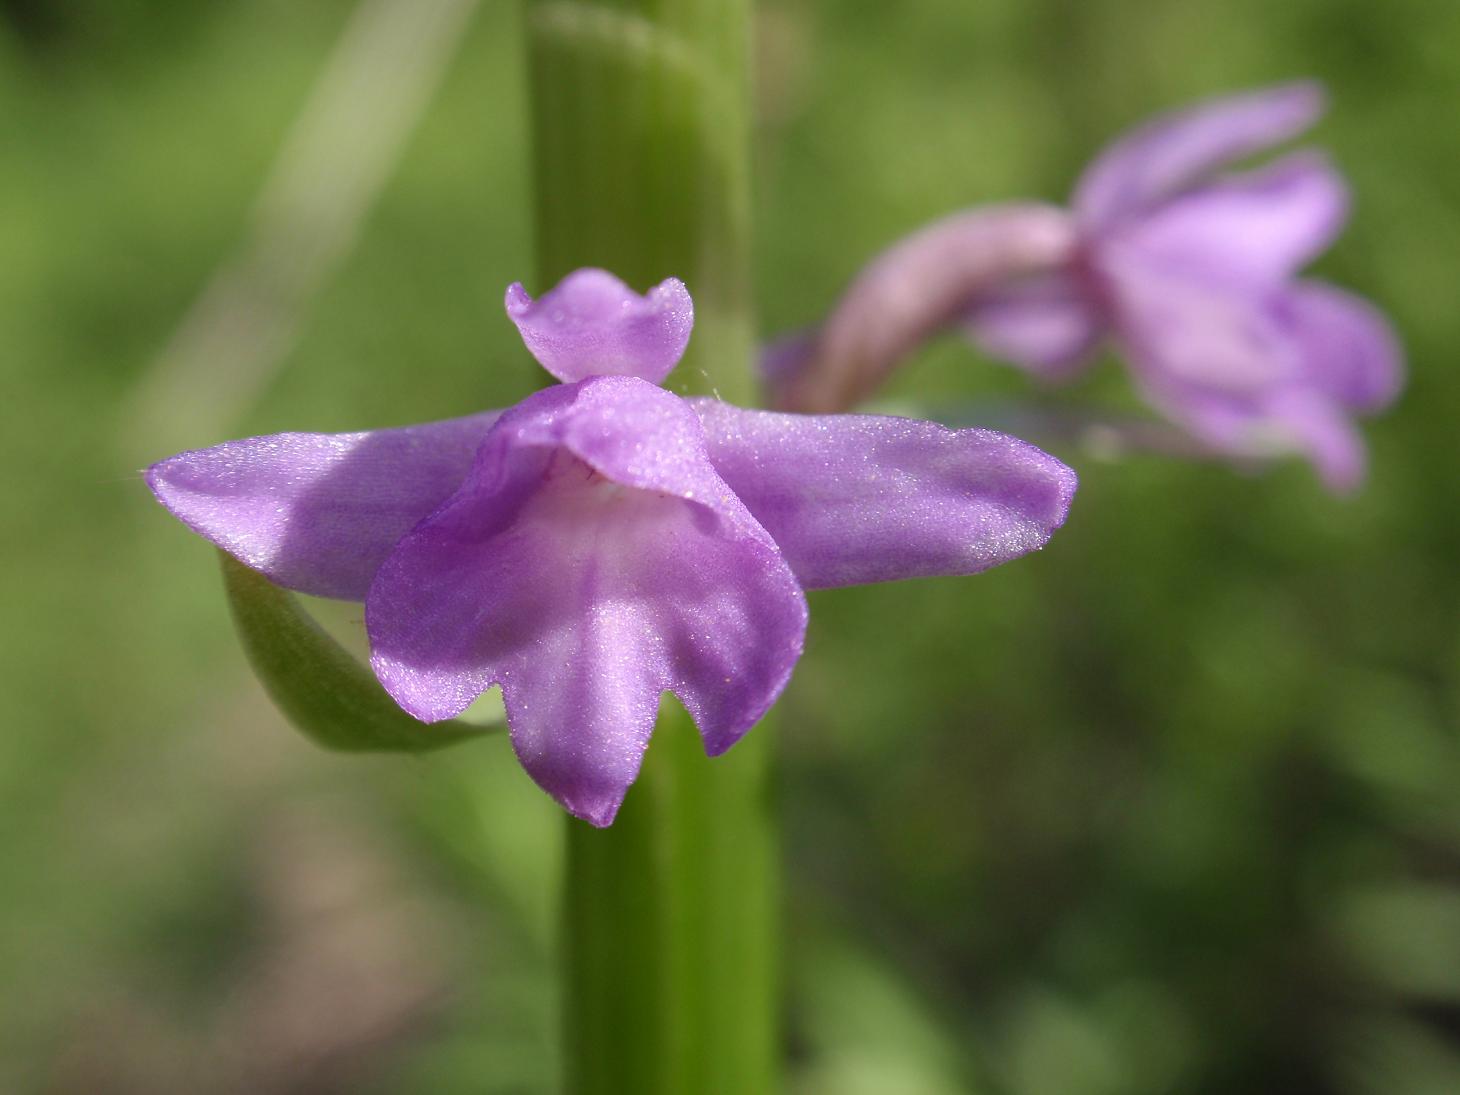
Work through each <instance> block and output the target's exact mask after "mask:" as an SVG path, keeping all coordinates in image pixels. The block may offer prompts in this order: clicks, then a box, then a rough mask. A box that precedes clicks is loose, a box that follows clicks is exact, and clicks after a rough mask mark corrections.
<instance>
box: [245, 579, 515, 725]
mask: <svg viewBox="0 0 1460 1095" xmlns="http://www.w3.org/2000/svg"><path fill="white" fill-rule="evenodd" d="M218 554H219V557H220V558H221V559H222V562H223V585H224V588H225V589H226V590H227V593H228V604H229V607H230V608H231V609H232V610H233V623H234V626H235V627H237V629H238V636H239V638H240V639H241V640H242V642H243V649H244V652H245V653H246V654H247V655H248V660H249V662H250V664H252V665H253V668H254V672H255V673H257V674H258V677H259V680H260V681H262V682H263V685H264V688H265V689H266V690H267V691H268V693H269V695H270V696H271V697H272V698H273V700H274V703H276V704H277V705H278V707H279V710H280V711H282V712H283V713H284V715H285V717H287V718H288V719H289V721H290V722H291V723H293V724H294V726H295V728H296V729H298V730H299V731H300V732H301V733H303V734H304V735H305V736H306V737H308V738H310V739H312V740H313V741H315V742H316V743H317V744H319V745H322V746H324V747H325V748H326V749H336V750H340V751H343V752H348V753H424V752H426V751H428V750H431V749H440V748H442V747H443V746H447V745H452V744H454V743H456V742H459V741H464V740H466V739H468V738H475V737H481V736H482V735H483V734H487V733H491V732H492V731H494V730H496V729H499V728H498V727H496V726H481V725H473V724H472V723H467V722H463V721H461V720H460V719H452V720H450V721H448V722H438V723H432V724H430V725H428V724H426V723H423V722H419V721H417V720H416V719H413V718H412V717H411V716H410V715H407V714H406V713H405V712H404V711H402V710H401V709H400V708H399V707H397V706H396V704H395V701H394V700H392V699H391V698H390V696H389V695H387V694H386V692H385V689H383V688H381V687H380V684H379V682H378V681H376V679H375V677H374V676H372V675H371V673H370V671H369V670H368V669H366V668H365V666H363V665H361V664H360V662H359V661H358V660H356V659H355V657H354V656H352V655H351V654H350V652H349V651H347V650H346V649H345V648H344V647H343V646H341V645H340V644H339V643H338V642H336V641H335V640H334V639H333V638H331V637H330V636H329V635H328V634H326V633H325V631H324V629H323V628H322V627H320V626H319V624H317V623H316V622H315V621H314V620H313V619H312V618H311V617H310V615H309V613H307V612H305V611H304V609H303V608H302V607H301V606H300V604H299V601H298V599H297V598H296V597H295V596H294V595H293V594H292V593H290V592H288V591H287V590H284V589H280V588H279V587H278V586H276V585H274V584H273V583H272V582H270V581H269V580H268V579H267V578H265V577H264V576H263V575H262V574H259V573H258V572H257V571H254V570H250V569H249V568H248V567H246V566H244V565H243V564H242V563H240V562H239V561H238V560H237V559H235V558H233V556H231V555H229V554H227V553H226V552H219V553H218Z"/></svg>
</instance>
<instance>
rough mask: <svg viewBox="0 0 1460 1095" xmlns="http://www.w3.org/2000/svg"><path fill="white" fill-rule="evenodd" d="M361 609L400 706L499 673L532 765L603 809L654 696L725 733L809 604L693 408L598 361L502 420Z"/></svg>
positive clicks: (756, 703) (735, 734)
mask: <svg viewBox="0 0 1460 1095" xmlns="http://www.w3.org/2000/svg"><path fill="white" fill-rule="evenodd" d="M366 622H367V627H368V629H369V632H370V638H371V645H372V650H373V656H372V664H373V665H374V667H375V670H376V673H377V675H378V676H379V678H380V680H381V682H382V683H383V684H384V685H385V687H386V689H387V690H388V691H389V692H390V693H391V694H392V696H394V697H395V699H396V700H397V702H398V703H400V704H401V706H402V707H404V708H405V709H406V710H407V711H409V712H410V713H411V714H413V715H415V716H416V717H417V718H420V719H423V720H426V721H436V720H438V719H442V718H446V717H449V716H451V715H454V714H456V713H458V712H460V711H461V710H462V709H464V708H465V707H466V706H467V705H468V704H469V703H470V702H471V701H472V700H473V699H474V698H475V697H476V696H478V695H480V694H481V693H482V692H483V691H485V690H486V689H487V688H489V687H490V686H492V685H493V684H500V685H501V686H502V694H503V699H504V701H505V703H506V707H507V713H508V722H509V724H510V726H511V728H512V737H513V742H514V745H515V747H516V749H517V752H518V755H519V757H520V758H521V760H522V763H523V765H524V767H525V768H526V769H527V771H528V772H529V774H531V775H532V777H533V778H534V779H535V780H537V782H538V783H539V784H540V785H541V786H542V787H543V788H544V789H545V790H547V791H548V792H549V793H550V794H552V795H553V796H554V797H555V798H556V799H557V800H558V801H559V802H561V803H562V804H563V805H564V807H566V808H567V809H568V810H569V811H571V812H572V813H574V814H575V815H577V816H579V817H582V818H584V819H585V820H587V821H590V822H592V823H593V824H595V825H606V824H608V823H609V822H610V821H611V820H612V819H613V816H614V814H615V813H616V811H617V809H618V807H619V804H620V803H621V802H622V800H623V796H624V793H625V792H626V791H627V788H628V786H629V784H630V783H631V782H632V781H633V779H634V777H635V775H636V774H637V772H638V768H639V764H640V761H641V759H642V756H643V752H644V748H645V746H646V744H647V742H648V738H649V734H650V732H651V730H652V728H653V724H654V718H655V714H656V712H657V710H658V705H659V698H660V695H661V694H662V693H663V692H664V691H670V692H673V693H674V694H675V695H676V696H678V697H679V698H680V699H681V701H682V702H683V703H684V704H685V706H686V707H687V708H688V709H689V711H690V713H691V715H693V717H694V718H695V721H696V723H697V724H698V725H699V728H700V732H701V734H702V735H703V737H704V740H705V747H706V750H707V751H708V752H710V753H711V754H716V753H720V752H723V751H724V750H726V749H728V748H729V747H730V746H731V745H732V744H733V743H734V742H735V741H736V740H738V739H739V738H740V737H741V736H742V735H743V734H744V733H745V732H746V731H747V730H748V729H749V728H750V727H751V726H752V725H753V724H754V723H755V722H756V721H757V720H758V719H759V718H760V717H761V716H762V715H763V714H764V713H765V711H766V710H767V708H769V706H770V705H771V703H772V702H774V700H775V698H776V697H777V696H778V695H779V693H780V691H781V690H782V688H784V686H785V684H786V681H787V680H788V679H789V676H790V673H791V669H792V667H793V666H794V665H795V662H796V660H797V658H798V657H799V655H800V652H801V646H802V642H803V638H804V632H805V627H806V603H805V597H804V595H803V594H802V592H801V589H800V587H799V585H798V584H797V582H796V579H795V576H794V575H793V574H792V572H791V570H790V568H789V567H788V566H787V565H786V562H785V560H784V559H783V558H782V557H781V554H780V552H779V551H778V550H777V548H776V545H775V544H774V542H773V541H772V540H771V538H770V537H769V535H768V534H767V533H766V531H765V530H764V529H763V528H761V526H760V525H759V524H758V523H757V522H756V521H755V519H754V518H753V517H752V516H751V514H750V513H749V512H748V511H747V509H746V508H745V507H744V506H743V505H742V504H741V503H740V501H739V500H738V499H737V498H736V497H735V495H734V493H733V492H732V491H731V490H730V488H729V487H728V486H726V484H725V483H724V482H723V480H722V479H721V478H720V477H719V476H718V475H717V474H716V473H715V470H714V469H713V467H712V466H711V465H710V463H709V461H708V460H707V459H706V454H705V448H704V438H703V432H702V430H701V427H700V424H699V421H698V419H697V418H696V416H695V414H694V413H693V411H692V410H691V409H690V408H689V406H688V405H687V404H686V403H685V402H684V401H683V400H680V399H679V398H678V397H676V396H673V395H671V394H670V393H668V392H665V391H663V390H661V389H658V388H655V387H653V386H652V385H649V384H647V383H645V382H643V381H640V380H637V379H631V378H620V377H599V378H595V379H593V380H588V381H585V382H583V383H580V384H575V385H572V386H569V387H560V388H552V389H548V390H546V391H543V392H540V393H538V394H537V395H534V396H532V397H530V398H529V399H527V400H526V401H524V402H523V403H522V404H520V405H519V406H518V407H517V408H514V409H513V410H512V411H510V412H508V413H507V414H505V415H504V416H503V417H502V419H501V420H500V421H499V423H498V425H497V427H496V429H495V430H494V431H493V433H492V435H491V436H490V437H489V438H488V440H487V442H486V444H484V445H483V446H482V449H481V453H480V455H479V457H478V460H477V463H476V466H475V468H474V469H473V471H472V473H471V475H470V476H469V477H468V479H467V481H466V483H465V484H464V485H463V486H462V488H461V490H460V491H459V492H458V493H457V494H456V496H455V497H454V498H452V500H451V501H450V502H448V503H447V504H446V505H445V506H443V507H442V508H441V510H440V511H439V512H437V513H436V514H435V515H433V516H432V517H431V519H430V520H428V521H425V522H423V523H422V524H421V525H420V526H419V527H417V528H416V529H415V530H414V531H413V532H411V533H410V534H409V535H408V536H406V537H405V538H404V539H403V540H402V541H401V543H400V545H399V546H398V548H397V549H396V551H395V552H394V553H393V554H392V555H391V556H390V558H389V559H388V560H386V562H385V564H384V566H383V567H382V568H381V570H380V573H379V575H378V577H377V579H376V582H375V584H374V586H373V587H372V589H371V591H370V595H369V598H368V600H367V604H366Z"/></svg>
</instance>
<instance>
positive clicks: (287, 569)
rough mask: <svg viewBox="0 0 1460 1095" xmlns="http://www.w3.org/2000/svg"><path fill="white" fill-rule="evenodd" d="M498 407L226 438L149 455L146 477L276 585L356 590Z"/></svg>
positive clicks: (437, 495) (195, 525) (205, 532)
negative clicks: (411, 420) (335, 429)
mask: <svg viewBox="0 0 1460 1095" xmlns="http://www.w3.org/2000/svg"><path fill="white" fill-rule="evenodd" d="M497 415H498V412H496V411H486V412H484V413H482V414H476V415H470V416H468V417H465V418H453V419H448V420H446V421H443V422H430V423H426V424H424V425H419V426H405V427H401V428H398V429H388V430H373V431H364V432H360V433H337V434H321V433H281V434H273V435H270V436H267V437H251V438H248V439H246V440H242V441H229V442H226V443H224V444H222V445H215V446H214V447H212V448H209V449H195V450H192V451H189V452H184V453H179V454H178V455H177V456H173V457H170V458H168V459H166V460H163V461H160V462H158V463H156V464H153V465H152V466H151V467H150V468H148V469H147V472H146V478H147V485H148V486H149V487H151V488H152V492H153V493H154V494H155V495H156V496H157V498H158V501H160V502H161V503H162V504H163V505H164V506H166V507H167V508H168V509H169V510H170V511H172V514H173V516H175V517H177V518H178V520H180V521H182V522H183V524H185V525H187V526H188V527H189V528H190V529H192V530H193V531H194V532H196V533H198V534H199V535H200V536H203V537H205V538H206V539H208V540H211V541H212V542H213V543H214V544H216V545H218V546H219V547H220V548H222V549H223V550H224V551H227V552H228V553H229V554H230V555H233V556H234V557H236V558H237V559H239V560H240V561H241V562H243V563H245V564H247V565H248V566H250V567H252V568H253V569H255V570H258V571H261V572H262V573H263V574H265V575H267V576H268V577H269V578H270V579H271V580H272V581H273V582H275V583H276V584H278V585H281V586H284V587H286V588H288V589H294V590H298V591H300V592H302V593H310V594H314V595H316V596H320V597H339V598H344V599H347V600H357V601H358V600H364V598H365V593H366V591H367V590H368V589H369V588H370V582H371V580H372V579H373V578H374V576H375V572H376V570H378V569H379V567H380V564H381V563H382V562H384V560H385V558H386V556H387V555H389V554H390V552H391V549H392V548H394V547H395V544H396V542H397V541H399V540H400V538H401V537H402V536H404V535H405V534H406V533H407V532H409V531H410V529H411V528H412V527H413V526H414V525H415V524H416V523H417V522H418V521H420V520H421V519H422V518H423V517H426V516H427V515H428V514H430V513H431V512H432V511H433V510H435V509H436V507H437V506H439V505H440V504H441V503H442V502H444V501H445V500H446V499H447V498H449V497H450V496H451V495H452V493H453V492H455V490H456V489H457V488H458V487H459V486H460V485H461V482H462V480H463V479H464V478H465V477H466V474H467V472H468V471H469V469H470V468H471V465H472V457H473V455H474V454H475V453H476V450H477V448H478V446H480V445H481V443H482V439H483V438H484V437H486V435H487V432H488V430H489V429H490V428H491V425H492V423H493V422H494V421H495V420H496V418H497Z"/></svg>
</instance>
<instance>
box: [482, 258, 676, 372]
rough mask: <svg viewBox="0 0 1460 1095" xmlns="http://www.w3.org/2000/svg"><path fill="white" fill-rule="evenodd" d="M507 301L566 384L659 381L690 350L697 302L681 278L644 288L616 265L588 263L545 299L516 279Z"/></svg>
mask: <svg viewBox="0 0 1460 1095" xmlns="http://www.w3.org/2000/svg"><path fill="white" fill-rule="evenodd" d="M505 303H506V308H507V315H508V316H509V317H511V319H512V322H513V323H515V324H516V325H517V329H518V331H519V332H521V334H522V341H523V342H525V343H526V344H527V348H528V350H529V351H531V353H532V355H533V357H535V358H537V360H538V361H539V362H540V363H541V364H542V366H543V368H545V369H547V371H548V372H550V373H552V374H553V375H554V376H555V377H557V378H558V379H559V380H561V381H564V382H565V383H573V382H574V381H578V380H583V379H585V378H586V377H590V376H602V375H618V376H636V377H639V378H641V379H643V380H647V381H650V382H651V383H654V384H658V383H659V382H660V381H662V380H663V379H664V378H665V377H666V376H668V375H669V373H670V371H671V370H673V368H674V366H675V365H677V364H678V363H679V359H680V358H681V357H683V356H684V350H685V347H686V346H687V345H688V344H689V337H690V332H691V331H692V330H693V328H694V302H693V300H691V298H690V295H689V290H688V289H687V288H685V285H684V282H682V281H680V280H679V279H678V278H666V279H665V280H664V281H662V282H660V283H659V284H658V285H656V286H654V287H653V288H651V289H650V290H649V291H648V292H647V293H644V294H642V295H640V294H639V293H636V292H634V290H632V289H631V288H629V286H627V285H625V284H624V283H623V282H622V281H621V280H620V279H619V278H617V277H615V276H614V275H613V274H610V273H609V272H608V271H606V270H598V269H593V268H588V269H583V270H576V271H574V272H573V273H571V274H569V275H568V276H567V277H565V278H564V279H563V280H562V281H561V282H559V283H558V284H557V285H556V286H555V287H554V288H552V289H550V290H549V291H548V292H546V293H544V294H543V295H542V296H541V297H540V298H538V299H537V300H533V298H532V297H531V296H529V295H528V293H527V290H526V289H524V288H523V287H522V284H521V283H520V282H514V283H513V284H512V285H511V286H509V287H508V289H507V294H506V301H505Z"/></svg>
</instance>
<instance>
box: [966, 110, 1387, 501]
mask: <svg viewBox="0 0 1460 1095" xmlns="http://www.w3.org/2000/svg"><path fill="white" fill-rule="evenodd" d="M1323 106H1324V97H1323V93H1322V90H1321V88H1319V87H1318V86H1317V85H1315V84H1311V83H1297V84H1289V85H1285V86H1281V87H1276V88H1271V89H1268V90H1264V91H1259V92H1254V93H1249V94H1245V95H1237V96H1232V97H1228V98H1223V99H1216V100H1212V101H1210V102H1207V103H1205V104H1200V105H1197V106H1195V107H1193V108H1190V109H1187V110H1183V111H1178V112H1175V113H1172V114H1169V115H1166V116H1164V117H1160V118H1157V119H1155V120H1154V121H1152V122H1150V123H1148V124H1146V125H1144V126H1142V127H1140V128H1138V129H1136V130H1135V131H1133V132H1132V133H1129V134H1127V135H1126V136H1125V137H1123V138H1121V139H1120V140H1118V141H1117V142H1116V143H1115V144H1114V145H1112V146H1111V147H1110V148H1109V149H1107V150H1106V151H1105V152H1104V153H1103V154H1102V155H1101V156H1100V157H1099V158H1098V159H1097V160H1096V161H1095V162H1094V164H1092V165H1091V166H1090V168H1089V169H1088V170H1087V171H1086V172H1085V174H1084V176H1083V177H1082V178H1081V180H1080V182H1079V184H1078V186H1077V187H1076V190H1075V196H1074V200H1073V203H1072V204H1073V223H1074V228H1075V234H1076V243H1075V246H1074V247H1073V249H1072V250H1071V253H1070V258H1069V260H1068V261H1067V262H1066V263H1065V264H1063V265H1062V266H1061V267H1059V268H1057V269H1055V270H1053V271H1050V272H1047V273H1044V274H1040V275H1036V276H1031V277H1028V278H1024V279H1021V280H1017V281H1013V282H1011V283H1008V284H1006V285H1005V286H1003V287H1001V288H999V289H997V290H995V291H992V292H986V293H983V294H981V295H980V296H978V297H977V298H976V300H977V303H976V304H975V306H974V307H973V309H972V310H971V312H970V313H968V316H967V319H968V326H969V328H970V330H971V331H972V332H973V334H974V336H975V337H976V338H977V340H978V341H979V342H980V344H982V345H983V346H984V347H985V348H986V349H987V350H988V351H989V352H990V353H992V354H994V355H995V356H999V357H1004V358H1007V359H1010V360H1013V361H1015V362H1018V363H1019V364H1021V365H1023V366H1025V367H1026V368H1028V369H1029V370H1030V371H1032V372H1034V373H1036V374H1038V375H1041V376H1044V377H1046V378H1050V379H1063V378H1066V377H1068V376H1070V375H1072V374H1073V373H1074V372H1076V371H1077V370H1078V369H1080V368H1081V367H1082V366H1083V365H1085V364H1086V363H1088V362H1089V361H1090V360H1091V358H1092V356H1093V353H1094V351H1095V350H1096V349H1097V348H1098V346H1099V345H1100V343H1101V342H1102V341H1103V340H1104V339H1105V338H1107V337H1112V338H1113V339H1114V340H1115V342H1116V343H1117V344H1118V345H1119V347H1120V349H1121V350H1122V352H1123V354H1124V356H1125V357H1126V358H1127V359H1128V361H1129V363H1130V366H1131V369H1132V372H1133V374H1134V376H1135V378H1136V381H1137V383H1138V384H1139V385H1140V387H1141V389H1142V391H1143V392H1144V394H1145V395H1146V397H1147V398H1148V399H1149V400H1150V402H1151V403H1152V404H1154V405H1155V406H1156V407H1157V408H1158V409H1160V410H1161V411H1162V412H1163V413H1165V414H1166V415H1167V416H1168V417H1170V418H1171V419H1172V420H1173V421H1175V422H1177V423H1178V424H1180V425H1181V426H1183V427H1184V428H1185V429H1187V430H1188V431H1190V432H1191V433H1192V434H1193V435H1194V436H1195V437H1197V438H1198V439H1199V440H1201V441H1203V442H1204V443H1206V444H1208V445H1210V446H1212V447H1213V448H1215V449H1218V450H1220V451H1224V452H1229V453H1233V454H1237V455H1258V456H1262V455H1270V454H1272V453H1275V452H1280V451H1285V450H1297V451H1301V452H1303V453H1305V454H1306V455H1307V456H1308V457H1309V459H1311V460H1312V462H1313V463H1314V465H1315V466H1316V467H1317V469H1318V471H1319V473H1320V474H1321V476H1322V477H1323V479H1324V480H1325V482H1326V483H1327V484H1328V485H1329V486H1330V487H1331V488H1333V489H1335V490H1347V489H1351V488H1353V487H1355V486H1356V485H1357V484H1358V483H1359V482H1360V481H1361V480H1362V479H1363V475H1364V465H1365V456H1364V446H1363V442H1362V439H1361V438H1360V436H1359V434H1358V431H1357V430H1356V428H1355V427H1354V425H1353V423H1352V421H1351V419H1352V417H1353V416H1354V415H1356V414H1359V413H1364V412H1372V411H1376V410H1378V409H1380V408H1382V407H1383V406H1384V405H1385V404H1387V403H1388V402H1390V401H1391V400H1392V399H1393V398H1394V397H1395V395H1396V394H1397V392H1398V390H1399V387H1400V385H1401V382H1402V363H1401V354H1400V350H1399V346H1398V343H1397V341H1396V339H1395V337H1394V335H1393V333H1392V332H1391V330H1390V328H1389V325H1388V324H1387V323H1386V322H1385V320H1384V318H1383V317H1382V316H1381V315H1380V314H1379V313H1378V311H1377V310H1376V309H1374V308H1373V307H1372V306H1371V305H1369V304H1368V303H1367V302H1365V301H1363V300H1361V299H1359V298H1357V297H1355V296H1352V295H1350V294H1348V293H1345V292H1343V291H1342V290H1340V289H1337V288H1334V287H1332V286H1329V285H1326V284H1323V283H1321V282H1316V281H1306V280H1297V279H1296V278H1295V274H1296V272H1297V271H1298V270H1299V269H1300V268H1301V267H1302V266H1303V265H1305V264H1306V263H1307V262H1309V261H1310V260H1311V259H1313V258H1314V257H1315V256H1316V255H1318V254H1319V253H1320V252H1322V251H1323V250H1324V249H1325V248H1326V247H1327V246H1328V245H1329V244H1330V243H1331V242H1332V240H1333V239H1334V237H1335V236H1336V235H1337V233H1338V232H1339V230H1340V228H1341V227H1342V225H1343V223H1344V220H1345V217H1346V214H1347V207H1348V200H1347V192H1346V189H1345V186H1344V183H1343V180H1342V179H1341V178H1340V177H1339V176H1338V174H1337V173H1336V171H1335V170H1334V168H1333V166H1332V165H1331V164H1330V163H1329V162H1328V160H1327V159H1326V158H1325V157H1323V156H1322V155H1321V154H1319V153H1317V152H1313V151H1299V152H1294V153H1291V154H1289V155H1287V156H1284V157H1282V158H1280V159H1278V160H1277V161H1276V162H1274V163H1271V164H1269V165H1267V166H1266V167H1263V168H1259V169H1257V170H1253V171H1249V172H1245V173H1241V174H1229V175H1215V173H1216V172H1218V171H1219V170H1220V169H1222V168H1225V167H1227V166H1229V165H1230V164H1232V163H1233V162H1234V161H1237V160H1240V159H1242V158H1243V157H1246V156H1249V155H1251V154H1253V153H1257V152H1261V151H1264V150H1266V149H1268V148H1271V147H1273V146H1275V145H1277V144H1280V143H1281V142H1283V141H1286V140H1289V139H1290V138H1292V137H1294V136H1296V135H1298V134H1299V133H1301V132H1303V131H1304V130H1305V129H1307V128H1308V127H1309V126H1311V125H1312V124H1313V123H1314V122H1315V121H1316V120H1317V118H1318V117H1319V116H1320V115H1321V113H1322V111H1323Z"/></svg>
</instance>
